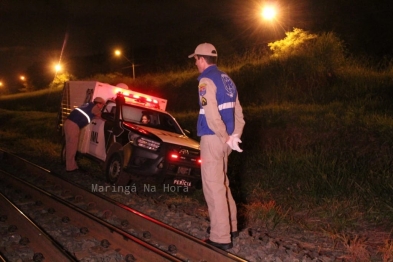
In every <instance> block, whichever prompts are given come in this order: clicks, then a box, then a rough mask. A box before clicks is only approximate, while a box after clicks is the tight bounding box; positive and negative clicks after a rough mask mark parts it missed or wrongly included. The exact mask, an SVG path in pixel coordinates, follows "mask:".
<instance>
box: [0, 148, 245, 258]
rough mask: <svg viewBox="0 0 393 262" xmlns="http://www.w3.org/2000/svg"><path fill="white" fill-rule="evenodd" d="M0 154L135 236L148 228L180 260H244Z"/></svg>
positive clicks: (44, 170)
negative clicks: (101, 213)
mask: <svg viewBox="0 0 393 262" xmlns="http://www.w3.org/2000/svg"><path fill="white" fill-rule="evenodd" d="M0 151H1V150H0ZM2 155H3V157H2V159H4V160H7V161H9V162H11V163H12V165H14V166H17V167H19V168H24V169H27V170H28V171H29V175H32V176H36V178H37V179H39V180H44V181H46V182H47V184H49V185H51V187H53V188H56V189H57V190H58V191H59V192H60V194H62V195H64V196H70V195H71V196H74V201H75V202H81V201H82V202H84V203H87V204H88V206H89V208H88V211H89V212H93V211H97V210H94V209H96V208H99V209H100V210H103V213H104V216H106V218H110V217H114V216H116V217H117V218H119V219H120V220H121V221H123V222H125V224H126V225H128V228H124V230H129V227H131V228H132V229H133V230H134V231H135V232H137V233H136V235H137V236H143V235H144V234H145V233H146V232H148V233H149V238H150V239H149V242H153V243H156V244H158V245H160V246H162V247H166V248H167V249H169V248H172V249H173V247H175V250H176V256H177V257H179V258H182V259H183V260H184V261H214V262H221V261H222V262H226V261H246V260H244V259H243V258H240V257H238V256H236V255H233V254H231V253H229V252H226V251H223V250H221V249H218V248H215V247H213V246H211V245H208V244H206V243H205V242H203V241H202V240H200V239H197V238H195V237H193V236H191V235H188V234H186V233H184V232H182V231H180V230H178V229H176V228H173V227H171V226H169V225H167V224H165V223H163V222H161V221H158V220H156V219H154V218H152V217H150V216H147V215H145V214H143V213H141V212H139V211H137V210H134V209H132V208H130V207H128V206H126V205H124V204H122V203H119V202H117V201H115V200H113V199H111V198H109V197H106V196H104V195H102V194H99V193H94V192H92V190H91V191H88V190H86V189H83V188H81V187H80V186H79V185H77V184H75V183H73V182H71V181H68V180H64V179H62V178H60V177H59V176H58V175H57V174H56V173H54V172H51V171H50V170H47V169H44V168H42V167H40V166H38V165H36V164H34V163H30V162H29V161H27V160H25V159H23V158H21V157H18V156H16V155H14V154H10V153H8V152H5V151H3V153H2ZM0 161H1V160H0ZM79 204H80V203H79Z"/></svg>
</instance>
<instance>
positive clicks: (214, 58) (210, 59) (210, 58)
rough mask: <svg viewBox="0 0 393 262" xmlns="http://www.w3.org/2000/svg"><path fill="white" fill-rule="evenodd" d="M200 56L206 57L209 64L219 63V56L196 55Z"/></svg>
mask: <svg viewBox="0 0 393 262" xmlns="http://www.w3.org/2000/svg"><path fill="white" fill-rule="evenodd" d="M196 56H197V57H198V59H199V58H201V57H203V58H205V61H206V63H207V64H208V65H212V64H217V56H209V55H196Z"/></svg>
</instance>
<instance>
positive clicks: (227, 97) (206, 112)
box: [188, 43, 245, 250]
mask: <svg viewBox="0 0 393 262" xmlns="http://www.w3.org/2000/svg"><path fill="white" fill-rule="evenodd" d="M188 57H189V58H194V59H195V65H196V66H197V68H198V71H199V73H201V74H200V76H199V77H198V81H199V85H198V91H199V106H200V110H199V116H198V123H197V135H198V136H200V137H201V141H200V148H201V159H202V166H201V171H202V185H203V194H204V196H205V200H206V203H207V206H208V210H209V217H210V237H209V239H208V240H206V242H207V243H209V244H211V245H213V246H215V247H218V248H221V249H224V250H226V249H230V248H232V247H233V243H232V238H233V237H236V236H238V235H239V233H238V229H237V209H236V203H235V201H234V200H233V197H232V194H231V190H230V188H229V181H228V177H227V166H228V156H229V154H230V153H231V151H232V150H236V151H238V152H242V151H243V150H241V149H240V147H239V143H241V140H240V137H241V135H242V132H243V128H244V125H245V121H244V117H243V110H242V107H241V105H240V102H239V98H238V94H237V89H236V85H235V83H234V82H233V81H232V79H231V78H230V77H229V76H228V75H227V74H226V73H224V72H222V71H220V70H219V69H218V67H217V50H216V48H215V47H214V46H213V45H212V44H209V43H203V44H200V45H198V46H197V47H196V49H195V52H194V53H193V54H191V55H189V56H188Z"/></svg>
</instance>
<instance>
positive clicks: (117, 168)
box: [106, 153, 129, 186]
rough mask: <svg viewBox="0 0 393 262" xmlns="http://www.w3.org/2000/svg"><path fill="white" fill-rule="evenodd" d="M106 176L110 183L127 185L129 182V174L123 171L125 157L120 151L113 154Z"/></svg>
mask: <svg viewBox="0 0 393 262" xmlns="http://www.w3.org/2000/svg"><path fill="white" fill-rule="evenodd" d="M106 178H107V180H108V182H109V183H111V184H116V185H118V186H125V185H127V184H128V182H129V175H128V174H127V173H126V172H124V171H123V157H122V156H121V155H120V154H119V153H115V154H113V155H112V156H111V158H110V160H109V163H108V165H107V169H106Z"/></svg>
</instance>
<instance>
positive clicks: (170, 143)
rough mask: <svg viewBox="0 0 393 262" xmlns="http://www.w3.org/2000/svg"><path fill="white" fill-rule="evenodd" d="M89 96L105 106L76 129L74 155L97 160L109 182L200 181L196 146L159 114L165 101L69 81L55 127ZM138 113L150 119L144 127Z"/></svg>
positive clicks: (168, 117) (163, 113) (170, 119)
mask: <svg viewBox="0 0 393 262" xmlns="http://www.w3.org/2000/svg"><path fill="white" fill-rule="evenodd" d="M95 97H102V98H104V99H105V100H106V101H107V102H106V105H105V107H104V108H103V110H102V118H95V119H92V120H91V122H90V124H89V125H88V126H86V127H85V128H83V129H82V130H81V134H80V138H79V145H78V152H79V153H80V154H82V155H85V156H88V157H90V158H93V159H96V160H98V161H99V162H101V163H102V164H103V165H102V166H103V168H104V170H105V173H106V176H107V179H108V181H109V182H110V183H114V184H118V185H120V184H127V183H129V182H130V181H131V180H132V176H134V177H135V176H137V177H139V178H141V177H152V176H153V177H155V178H157V181H162V182H165V183H169V184H173V185H181V186H187V187H188V186H194V185H196V184H199V183H200V152H199V143H198V142H196V141H195V140H193V139H191V138H189V137H188V136H187V135H186V132H185V130H183V129H182V128H181V127H180V125H179V124H178V123H177V121H176V120H175V118H173V116H171V115H170V114H169V113H168V112H166V111H165V109H166V106H167V100H166V99H162V98H159V97H154V96H150V95H147V94H143V93H139V92H134V91H132V90H129V89H126V88H124V85H123V84H121V85H119V86H112V85H109V84H105V83H100V82H96V81H69V82H66V83H65V86H64V90H63V97H62V103H61V108H60V112H59V119H58V120H59V123H58V126H59V129H60V130H63V128H62V127H63V123H64V121H65V119H66V118H67V116H68V115H69V114H70V112H71V111H72V110H73V109H74V108H76V107H79V106H80V105H82V104H84V103H88V102H91V101H93V100H94V98H95ZM144 114H145V115H146V114H147V115H149V117H150V118H151V122H150V123H149V125H145V124H143V123H141V122H140V121H141V120H140V119H141V116H142V115H144ZM62 132H63V131H62ZM62 159H63V160H65V147H64V148H63V150H62Z"/></svg>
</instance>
